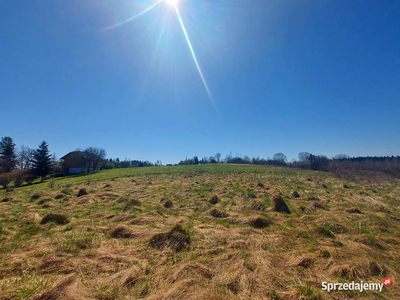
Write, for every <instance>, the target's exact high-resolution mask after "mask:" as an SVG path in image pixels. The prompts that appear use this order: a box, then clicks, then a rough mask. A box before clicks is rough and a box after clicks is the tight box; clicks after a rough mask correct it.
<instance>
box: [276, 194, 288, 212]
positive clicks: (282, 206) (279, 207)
mask: <svg viewBox="0 0 400 300" xmlns="http://www.w3.org/2000/svg"><path fill="white" fill-rule="evenodd" d="M272 210H273V211H277V212H284V213H288V214H290V210H289V207H288V206H287V204H286V203H285V201H283V199H282V196H281V195H279V194H275V195H273V196H272Z"/></svg>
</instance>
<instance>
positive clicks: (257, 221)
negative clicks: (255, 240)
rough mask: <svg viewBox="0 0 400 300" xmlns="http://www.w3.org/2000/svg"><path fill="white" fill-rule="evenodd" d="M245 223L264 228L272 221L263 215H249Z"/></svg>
mask: <svg viewBox="0 0 400 300" xmlns="http://www.w3.org/2000/svg"><path fill="white" fill-rule="evenodd" d="M246 223H247V224H249V225H250V226H253V227H254V228H265V227H268V226H269V225H271V224H272V221H270V220H268V219H267V218H264V217H250V218H249V219H248V220H247V222H246Z"/></svg>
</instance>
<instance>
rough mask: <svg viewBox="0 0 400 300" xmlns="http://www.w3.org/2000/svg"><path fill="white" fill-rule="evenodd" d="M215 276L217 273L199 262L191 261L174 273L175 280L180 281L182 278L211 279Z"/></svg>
mask: <svg viewBox="0 0 400 300" xmlns="http://www.w3.org/2000/svg"><path fill="white" fill-rule="evenodd" d="M214 276H215V273H214V272H213V271H211V270H209V269H208V268H206V267H204V266H202V265H200V264H198V263H190V264H187V265H183V266H182V267H181V268H179V269H178V271H177V272H176V273H175V274H174V275H173V281H180V280H182V279H193V278H194V277H200V278H206V279H211V278H212V277H214Z"/></svg>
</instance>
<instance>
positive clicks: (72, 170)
mask: <svg viewBox="0 0 400 300" xmlns="http://www.w3.org/2000/svg"><path fill="white" fill-rule="evenodd" d="M98 170H100V169H99V168H97V169H96V170H95V171H98ZM90 171H93V168H91V169H90ZM84 172H86V168H69V169H68V174H79V173H84Z"/></svg>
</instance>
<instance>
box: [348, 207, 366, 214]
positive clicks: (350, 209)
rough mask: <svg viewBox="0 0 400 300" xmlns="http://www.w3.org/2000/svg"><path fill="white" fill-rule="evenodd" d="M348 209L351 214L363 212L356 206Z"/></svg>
mask: <svg viewBox="0 0 400 300" xmlns="http://www.w3.org/2000/svg"><path fill="white" fill-rule="evenodd" d="M346 211H347V212H348V213H350V214H362V212H361V211H360V210H359V209H358V208H356V207H353V208H349V209H346Z"/></svg>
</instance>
